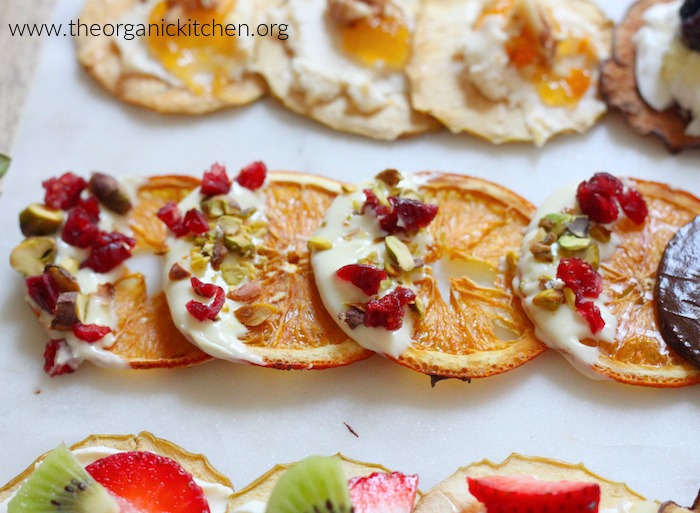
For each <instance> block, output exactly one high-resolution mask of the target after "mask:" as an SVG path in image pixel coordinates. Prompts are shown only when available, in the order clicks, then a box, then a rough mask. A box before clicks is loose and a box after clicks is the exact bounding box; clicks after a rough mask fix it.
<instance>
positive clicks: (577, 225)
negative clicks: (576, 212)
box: [566, 216, 591, 239]
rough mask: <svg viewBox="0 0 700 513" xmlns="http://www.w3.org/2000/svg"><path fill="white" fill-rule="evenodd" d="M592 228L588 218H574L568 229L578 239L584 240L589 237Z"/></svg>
mask: <svg viewBox="0 0 700 513" xmlns="http://www.w3.org/2000/svg"><path fill="white" fill-rule="evenodd" d="M590 228H591V221H590V219H588V216H573V218H572V219H571V222H570V223H569V224H568V226H567V227H566V229H567V231H568V232H569V233H571V234H572V235H576V237H581V238H582V239H583V238H585V237H588V232H589V230H590Z"/></svg>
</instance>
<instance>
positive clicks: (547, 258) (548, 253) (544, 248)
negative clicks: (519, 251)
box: [530, 241, 554, 262]
mask: <svg viewBox="0 0 700 513" xmlns="http://www.w3.org/2000/svg"><path fill="white" fill-rule="evenodd" d="M530 252H531V253H532V255H533V256H534V257H535V260H537V261H538V262H554V255H553V254H552V247H551V246H548V245H546V244H542V243H541V242H537V241H533V242H532V244H530Z"/></svg>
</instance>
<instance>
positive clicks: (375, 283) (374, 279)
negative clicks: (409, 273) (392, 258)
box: [335, 264, 388, 296]
mask: <svg viewBox="0 0 700 513" xmlns="http://www.w3.org/2000/svg"><path fill="white" fill-rule="evenodd" d="M335 274H336V275H338V278H340V279H341V280H344V281H349V282H350V283H352V284H353V285H355V286H356V287H357V288H359V289H360V290H362V292H364V293H365V294H367V295H368V296H373V295H375V294H376V293H377V292H379V284H380V283H381V282H382V280H386V279H387V278H388V275H387V274H386V271H385V270H384V269H379V268H378V267H374V266H373V265H367V264H350V265H345V266H343V267H341V268H340V269H338V270H337V271H336V273H335Z"/></svg>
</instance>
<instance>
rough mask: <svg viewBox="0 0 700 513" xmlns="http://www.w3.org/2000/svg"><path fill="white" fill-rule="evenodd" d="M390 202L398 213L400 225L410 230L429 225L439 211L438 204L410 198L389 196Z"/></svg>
mask: <svg viewBox="0 0 700 513" xmlns="http://www.w3.org/2000/svg"><path fill="white" fill-rule="evenodd" d="M389 204H391V206H392V207H393V208H394V211H395V212H396V214H397V215H398V218H399V219H398V221H399V222H398V226H400V227H402V228H405V229H406V230H408V231H409V232H413V231H416V230H420V229H421V228H425V227H426V226H428V225H429V224H430V223H431V222H432V220H433V219H435V216H436V215H437V213H438V206H437V205H431V204H427V203H422V202H420V201H418V200H414V199H410V198H398V197H396V196H389Z"/></svg>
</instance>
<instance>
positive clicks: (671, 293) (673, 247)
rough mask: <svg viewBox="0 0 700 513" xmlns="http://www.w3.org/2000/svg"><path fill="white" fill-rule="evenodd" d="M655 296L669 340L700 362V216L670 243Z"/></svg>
mask: <svg viewBox="0 0 700 513" xmlns="http://www.w3.org/2000/svg"><path fill="white" fill-rule="evenodd" d="M654 299H655V301H656V312H657V315H658V318H659V327H660V330H661V335H662V336H663V337H664V340H665V341H666V343H667V344H668V345H669V346H670V347H671V348H673V350H674V351H676V352H678V354H680V355H681V356H683V358H685V359H687V360H688V361H689V362H692V363H694V364H695V365H697V366H700V217H696V218H695V219H693V220H692V221H690V222H689V223H688V224H686V225H685V226H683V227H681V228H680V229H679V230H678V231H677V232H676V234H675V235H674V236H673V238H672V239H671V240H670V241H669V243H668V245H667V246H666V249H665V250H664V254H663V257H662V258H661V263H660V264H659V271H658V276H657V279H656V288H655V289H654Z"/></svg>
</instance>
